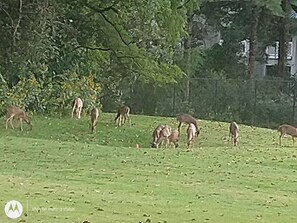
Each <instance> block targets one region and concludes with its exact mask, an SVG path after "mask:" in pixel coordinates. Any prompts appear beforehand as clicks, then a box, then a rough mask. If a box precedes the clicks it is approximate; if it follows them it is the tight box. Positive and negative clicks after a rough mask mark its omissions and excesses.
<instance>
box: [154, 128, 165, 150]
mask: <svg viewBox="0 0 297 223" xmlns="http://www.w3.org/2000/svg"><path fill="white" fill-rule="evenodd" d="M164 127H165V125H158V126H157V127H156V128H155V130H154V131H153V135H152V136H153V142H152V148H156V142H157V140H158V138H159V136H160V132H161V130H162V129H163V128H164Z"/></svg>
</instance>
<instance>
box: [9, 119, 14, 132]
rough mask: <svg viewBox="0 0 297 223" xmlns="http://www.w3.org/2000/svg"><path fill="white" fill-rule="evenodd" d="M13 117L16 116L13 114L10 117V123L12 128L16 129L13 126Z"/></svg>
mask: <svg viewBox="0 0 297 223" xmlns="http://www.w3.org/2000/svg"><path fill="white" fill-rule="evenodd" d="M13 117H14V116H11V117H10V118H9V123H10V126H11V128H13V129H14V126H13V124H12V119H13Z"/></svg>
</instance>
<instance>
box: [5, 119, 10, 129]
mask: <svg viewBox="0 0 297 223" xmlns="http://www.w3.org/2000/svg"><path fill="white" fill-rule="evenodd" d="M10 119H12V116H10V117H8V118H7V119H6V125H5V127H6V129H7V128H8V122H9V121H10Z"/></svg>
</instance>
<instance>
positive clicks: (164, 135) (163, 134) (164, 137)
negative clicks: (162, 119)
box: [155, 125, 172, 148]
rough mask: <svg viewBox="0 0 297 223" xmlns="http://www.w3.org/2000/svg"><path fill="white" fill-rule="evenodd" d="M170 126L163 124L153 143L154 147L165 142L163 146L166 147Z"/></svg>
mask: <svg viewBox="0 0 297 223" xmlns="http://www.w3.org/2000/svg"><path fill="white" fill-rule="evenodd" d="M171 132H172V131H171V127H170V126H168V125H165V127H164V128H163V129H162V130H161V131H160V135H159V138H158V139H157V141H156V143H155V145H156V148H159V146H160V145H161V144H164V143H165V148H167V145H168V144H169V136H170V135H171Z"/></svg>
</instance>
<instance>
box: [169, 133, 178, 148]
mask: <svg viewBox="0 0 297 223" xmlns="http://www.w3.org/2000/svg"><path fill="white" fill-rule="evenodd" d="M168 139H169V143H170V144H172V143H173V144H174V146H175V148H177V147H178V141H179V131H178V129H176V130H174V131H172V132H171V134H170V136H169V137H168Z"/></svg>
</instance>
